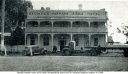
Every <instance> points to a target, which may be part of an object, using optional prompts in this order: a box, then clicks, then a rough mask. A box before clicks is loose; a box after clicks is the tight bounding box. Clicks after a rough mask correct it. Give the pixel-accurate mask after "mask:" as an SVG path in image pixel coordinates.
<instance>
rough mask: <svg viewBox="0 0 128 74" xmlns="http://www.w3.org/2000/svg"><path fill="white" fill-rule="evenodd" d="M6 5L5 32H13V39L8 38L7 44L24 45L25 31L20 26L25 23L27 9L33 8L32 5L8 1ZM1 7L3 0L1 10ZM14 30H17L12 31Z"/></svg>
mask: <svg viewBox="0 0 128 74" xmlns="http://www.w3.org/2000/svg"><path fill="white" fill-rule="evenodd" d="M5 5H6V6H5V12H6V13H5V26H4V27H5V32H11V37H8V38H7V40H6V42H5V43H6V44H9V45H21V44H24V30H22V29H21V28H20V26H21V25H22V23H25V18H26V17H27V8H32V7H33V6H32V3H31V2H30V1H23V0H6V2H5ZM1 7H2V0H0V9H1ZM0 17H1V11H0ZM0 22H1V20H0ZM12 28H15V30H14V31H12V30H11V29H12Z"/></svg>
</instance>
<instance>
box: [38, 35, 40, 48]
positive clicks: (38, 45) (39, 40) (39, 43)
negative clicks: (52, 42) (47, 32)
mask: <svg viewBox="0 0 128 74" xmlns="http://www.w3.org/2000/svg"><path fill="white" fill-rule="evenodd" d="M38 46H40V34H38Z"/></svg>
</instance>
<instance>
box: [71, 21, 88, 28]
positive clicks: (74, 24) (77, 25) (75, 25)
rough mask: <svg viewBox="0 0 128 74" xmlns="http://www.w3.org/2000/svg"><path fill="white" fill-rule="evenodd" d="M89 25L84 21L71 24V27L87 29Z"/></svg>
mask: <svg viewBox="0 0 128 74" xmlns="http://www.w3.org/2000/svg"><path fill="white" fill-rule="evenodd" d="M88 26H89V24H88V22H86V21H75V22H73V27H88Z"/></svg>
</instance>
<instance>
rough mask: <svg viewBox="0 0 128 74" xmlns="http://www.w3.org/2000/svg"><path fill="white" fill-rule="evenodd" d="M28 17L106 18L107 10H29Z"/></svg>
mask: <svg viewBox="0 0 128 74" xmlns="http://www.w3.org/2000/svg"><path fill="white" fill-rule="evenodd" d="M27 15H28V16H27V18H28V19H33V18H100V19H106V18H107V16H106V11H103V10H91V11H78V10H77V11H64V10H63V11H61V10H58V11H57V10H48V11H47V10H29V11H28V14H27Z"/></svg>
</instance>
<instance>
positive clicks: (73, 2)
mask: <svg viewBox="0 0 128 74" xmlns="http://www.w3.org/2000/svg"><path fill="white" fill-rule="evenodd" d="M31 1H32V4H33V8H34V9H35V10H40V9H41V7H45V8H46V7H50V8H51V10H78V4H82V6H83V10H99V9H103V8H105V10H106V11H107V12H108V19H109V20H108V22H107V24H108V25H112V26H111V27H109V26H108V32H109V33H108V35H110V34H111V33H113V34H112V35H111V36H112V37H113V40H114V41H115V42H121V43H125V42H126V39H127V38H126V37H125V36H124V35H123V34H121V33H117V27H119V28H121V26H123V25H127V26H128V1H127V0H123V1H121V0H118V1H117V0H114V1H111V0H107V1H105V0H102V1H101V0H89V1H87V0H31Z"/></svg>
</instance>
